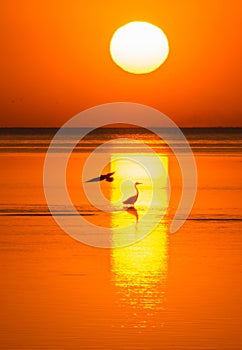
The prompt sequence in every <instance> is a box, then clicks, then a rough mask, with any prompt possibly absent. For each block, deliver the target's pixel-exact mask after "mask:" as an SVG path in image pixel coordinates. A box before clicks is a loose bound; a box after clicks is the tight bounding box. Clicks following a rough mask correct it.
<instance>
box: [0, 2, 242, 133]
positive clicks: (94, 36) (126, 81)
mask: <svg viewBox="0 0 242 350" xmlns="http://www.w3.org/2000/svg"><path fill="white" fill-rule="evenodd" d="M240 12H241V2H240V1H239V0H231V1H214V0H203V1H201V0H198V1H181V0H177V1H171V0H169V1H160V0H157V1H152V0H150V1H147V0H145V1H143V0H139V1H136V0H135V1H130V0H122V1H113V0H106V1H92V0H90V1H87V2H86V1H85V2H84V1H63V0H58V1H57V0H53V1H46V0H44V1H40V0H37V1H29V0H28V1H27V0H22V1H18V0H15V1H14V0H10V1H2V2H1V4H0V23H1V24H0V36H1V44H0V45H1V65H0V69H1V72H0V74H1V82H2V87H1V96H0V103H1V104H0V105H1V122H0V126H11V127H12V126H30V127H32V126H36V127H38V126H39V127H53V126H61V125H62V124H63V123H64V122H66V121H67V120H68V119H69V118H70V117H72V116H73V115H75V114H77V113H79V112H80V111H82V110H83V109H86V108H88V107H92V106H95V105H97V104H101V103H107V102H114V101H117V102H118V101H130V102H137V103H143V104H147V105H150V106H152V107H155V108H157V109H159V110H160V111H161V112H163V113H165V114H166V115H168V116H169V117H171V118H172V119H173V120H174V121H175V122H176V123H177V124H178V125H179V126H242V102H241V87H240V80H241V70H242V68H241V66H242V65H241V61H242V59H241V58H242V57H241V51H242V49H241V23H240V17H241V16H240ZM130 21H148V22H151V23H153V24H155V25H157V26H159V27H161V28H162V29H163V31H164V32H165V33H166V35H167V37H168V40H169V43H170V55H169V57H168V59H167V61H166V62H165V63H164V64H163V65H162V66H161V68H159V69H158V70H157V71H155V72H153V73H150V74H147V75H138V76H137V75H133V74H130V73H127V72H124V71H123V70H121V69H120V68H119V67H117V66H116V65H115V64H114V63H113V61H112V59H111V57H110V54H109V42H110V39H111V37H112V34H113V32H114V31H115V30H116V29H117V28H118V27H119V26H121V25H123V24H125V23H127V22H130Z"/></svg>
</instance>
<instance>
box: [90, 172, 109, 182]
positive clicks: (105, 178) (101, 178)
mask: <svg viewBox="0 0 242 350" xmlns="http://www.w3.org/2000/svg"><path fill="white" fill-rule="evenodd" d="M114 173H115V171H113V172H112V173H108V174H104V175H101V176H99V177H94V178H93V179H90V180H88V181H86V182H98V181H103V180H106V181H107V182H113V180H114V178H113V174H114Z"/></svg>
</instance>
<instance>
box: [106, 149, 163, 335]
mask: <svg viewBox="0 0 242 350" xmlns="http://www.w3.org/2000/svg"><path fill="white" fill-rule="evenodd" d="M140 157H141V156H140ZM142 157H145V155H142ZM147 157H149V159H148V161H149V164H150V165H151V166H155V162H154V160H153V159H152V157H150V156H147ZM161 160H162V162H163V166H164V168H165V170H166V172H163V173H161V172H157V173H156V175H157V176H156V178H154V179H152V181H151V179H150V178H149V177H148V176H147V174H146V172H145V171H144V169H141V168H139V164H132V166H131V165H130V161H128V160H127V161H126V160H124V159H123V160H119V161H118V156H117V155H113V157H112V163H111V164H112V167H113V168H112V171H116V174H117V175H116V181H115V184H114V185H113V186H112V189H111V200H112V201H117V200H119V199H120V184H121V183H122V181H123V180H124V179H125V178H126V179H127V176H129V179H131V181H133V182H134V181H140V182H142V184H143V185H141V186H140V196H139V199H138V201H137V203H136V204H135V208H134V209H129V210H126V211H123V212H121V213H120V212H117V213H113V214H112V217H111V227H113V228H116V227H123V226H127V225H131V224H133V225H132V226H130V230H129V231H128V230H124V231H123V234H122V233H120V232H119V233H115V232H114V233H113V237H112V239H113V241H114V243H115V240H119V241H120V240H121V239H122V238H120V236H121V235H122V236H123V241H124V242H125V239H126V238H125V236H127V235H132V236H133V237H134V241H135V237H137V236H140V237H145V236H146V232H148V230H149V226H150V225H151V223H152V221H154V219H155V218H157V217H160V218H161V219H162V216H163V215H164V213H165V211H166V208H167V205H168V201H169V194H168V190H167V183H168V180H167V176H168V174H167V171H168V158H167V157H161ZM136 170H137V171H136ZM137 174H138V178H137ZM154 191H155V192H156V199H157V201H156V202H155V205H154V207H153V208H152V210H150V211H149V213H148V215H147V216H146V217H145V220H141V221H139V220H140V218H141V217H144V215H145V213H146V212H147V208H148V206H149V203H150V197H151V196H152V193H153V192H154ZM114 246H115V244H114ZM111 269H112V282H113V284H114V286H115V289H116V292H117V295H118V298H119V299H118V302H120V304H121V305H123V307H124V308H125V313H126V317H127V318H130V324H132V326H133V327H141V328H142V327H148V325H149V324H153V325H156V321H155V320H154V318H155V314H156V313H157V312H161V311H162V310H164V309H165V304H164V303H165V290H166V277H167V269H168V234H167V223H166V222H165V220H163V219H162V220H161V221H160V223H159V225H158V226H157V227H156V228H155V229H154V230H153V232H152V233H150V234H149V235H148V236H146V237H145V238H144V239H142V240H141V241H139V242H137V243H135V244H132V245H129V246H127V247H124V248H116V249H113V250H112V252H111ZM121 305H120V307H121ZM151 319H152V321H151ZM157 323H159V325H158V324H157V326H162V325H161V321H160V318H157Z"/></svg>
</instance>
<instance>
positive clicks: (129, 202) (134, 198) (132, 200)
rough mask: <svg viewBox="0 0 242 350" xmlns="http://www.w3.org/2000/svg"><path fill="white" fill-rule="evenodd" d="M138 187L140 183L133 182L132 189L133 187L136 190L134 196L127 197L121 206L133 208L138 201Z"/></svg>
mask: <svg viewBox="0 0 242 350" xmlns="http://www.w3.org/2000/svg"><path fill="white" fill-rule="evenodd" d="M138 185H142V183H141V182H135V184H134V187H135V190H136V194H135V195H134V196H131V197H129V198H128V199H126V200H125V201H123V204H125V205H128V206H129V208H131V207H133V206H134V203H135V202H136V201H137V199H138V196H139V191H138V188H137V186H138Z"/></svg>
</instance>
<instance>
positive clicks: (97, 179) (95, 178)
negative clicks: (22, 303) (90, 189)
mask: <svg viewBox="0 0 242 350" xmlns="http://www.w3.org/2000/svg"><path fill="white" fill-rule="evenodd" d="M98 181H101V180H100V176H98V177H94V178H93V179H90V180H87V181H85V182H98Z"/></svg>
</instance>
